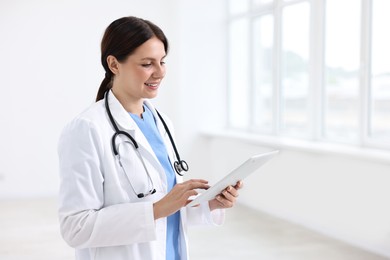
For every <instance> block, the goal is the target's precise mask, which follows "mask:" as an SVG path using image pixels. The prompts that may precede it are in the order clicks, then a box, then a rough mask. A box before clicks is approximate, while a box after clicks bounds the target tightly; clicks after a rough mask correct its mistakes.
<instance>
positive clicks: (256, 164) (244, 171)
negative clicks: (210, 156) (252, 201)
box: [187, 151, 279, 207]
mask: <svg viewBox="0 0 390 260" xmlns="http://www.w3.org/2000/svg"><path fill="white" fill-rule="evenodd" d="M277 153H279V151H272V152H267V153H262V154H257V155H254V156H252V157H250V158H249V159H248V160H246V161H245V162H244V163H242V164H241V165H240V166H238V167H237V168H236V169H235V170H233V171H232V172H231V173H230V174H228V175H226V176H225V177H224V178H223V179H222V180H220V181H219V182H217V183H216V184H215V185H213V186H212V187H210V188H209V189H208V190H206V191H204V192H203V193H202V194H200V195H198V196H197V197H196V198H194V200H192V201H191V202H190V203H188V204H187V207H192V206H195V205H197V204H199V203H202V202H204V201H209V200H212V199H214V198H215V196H217V195H218V194H220V193H221V192H222V191H223V190H224V189H225V188H226V187H228V186H230V185H232V186H234V185H236V183H237V182H238V181H240V180H243V179H245V178H246V177H248V176H249V175H250V174H251V173H253V172H254V171H255V170H257V169H258V168H260V166H262V165H263V164H265V163H266V162H267V161H269V160H270V159H271V158H272V157H273V156H275V155H276V154H277Z"/></svg>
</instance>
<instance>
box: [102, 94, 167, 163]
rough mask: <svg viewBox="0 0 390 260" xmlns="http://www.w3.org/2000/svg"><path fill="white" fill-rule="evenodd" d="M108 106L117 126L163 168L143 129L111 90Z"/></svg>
mask: <svg viewBox="0 0 390 260" xmlns="http://www.w3.org/2000/svg"><path fill="white" fill-rule="evenodd" d="M108 104H109V106H110V110H111V113H112V115H113V117H114V120H115V122H116V124H117V125H118V127H119V129H120V130H124V131H126V132H128V133H129V134H130V135H131V136H132V137H133V138H134V139H135V141H136V142H137V144H138V146H139V147H141V149H144V150H146V151H147V152H148V153H149V154H150V156H151V157H152V158H153V159H154V161H155V162H154V164H157V165H159V168H162V167H161V165H160V163H159V161H158V159H157V157H156V155H155V153H154V152H153V149H152V147H151V146H150V144H149V142H148V140H147V139H146V138H145V136H144V134H143V133H142V131H141V129H139V127H138V125H137V123H136V122H135V121H134V120H133V119H132V118H131V116H130V115H129V113H128V112H127V111H126V110H125V109H124V108H123V106H122V104H121V103H120V102H119V100H118V99H117V98H116V97H115V95H114V94H113V93H112V91H111V90H110V95H109V96H108Z"/></svg>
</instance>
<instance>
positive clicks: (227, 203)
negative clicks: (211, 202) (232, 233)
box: [215, 195, 234, 208]
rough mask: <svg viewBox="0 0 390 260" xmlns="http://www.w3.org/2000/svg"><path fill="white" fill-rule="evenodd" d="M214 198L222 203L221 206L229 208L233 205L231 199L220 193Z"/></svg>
mask: <svg viewBox="0 0 390 260" xmlns="http://www.w3.org/2000/svg"><path fill="white" fill-rule="evenodd" d="M215 199H216V200H217V201H218V202H219V203H220V204H221V205H222V207H223V208H231V207H233V205H234V203H233V202H232V201H229V200H227V199H226V198H225V197H224V196H222V195H218V196H217V197H216V198H215Z"/></svg>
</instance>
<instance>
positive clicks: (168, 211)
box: [153, 179, 210, 219]
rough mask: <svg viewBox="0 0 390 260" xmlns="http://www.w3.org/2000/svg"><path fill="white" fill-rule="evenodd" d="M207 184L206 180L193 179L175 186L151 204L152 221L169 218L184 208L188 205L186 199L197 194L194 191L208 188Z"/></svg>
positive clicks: (188, 201)
mask: <svg viewBox="0 0 390 260" xmlns="http://www.w3.org/2000/svg"><path fill="white" fill-rule="evenodd" d="M207 183H208V181H206V180H201V179H198V180H194V179H193V180H188V181H185V182H183V183H178V184H176V185H175V186H174V187H173V189H172V190H171V191H170V192H169V193H168V194H167V195H166V196H165V197H164V198H162V199H161V200H159V201H157V202H156V203H154V204H153V210H154V219H158V218H163V217H167V216H170V215H172V214H173V213H175V212H176V211H178V210H179V209H180V208H182V207H184V206H186V205H187V204H188V203H190V200H188V198H189V197H191V196H195V195H197V194H198V192H197V191H196V190H195V189H208V188H210V186H209V185H208V184H207Z"/></svg>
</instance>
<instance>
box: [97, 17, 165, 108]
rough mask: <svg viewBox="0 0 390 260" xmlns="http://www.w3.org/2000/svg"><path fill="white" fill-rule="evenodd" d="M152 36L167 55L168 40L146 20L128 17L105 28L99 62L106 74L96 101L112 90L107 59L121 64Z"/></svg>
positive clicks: (111, 74)
mask: <svg viewBox="0 0 390 260" xmlns="http://www.w3.org/2000/svg"><path fill="white" fill-rule="evenodd" d="M154 36H155V37H157V38H158V39H159V40H161V41H162V43H163V44H164V49H165V53H166V54H168V39H167V38H166V37H165V35H164V32H163V31H162V30H161V29H160V28H159V27H158V26H157V25H155V24H153V23H152V22H150V21H148V20H144V19H141V18H137V17H134V16H128V17H123V18H120V19H117V20H115V21H113V22H112V23H111V24H110V25H109V26H108V27H107V29H106V31H105V32H104V35H103V39H102V43H101V62H102V65H103V68H104V70H105V71H106V74H105V77H104V79H103V81H102V83H101V84H100V88H99V90H98V93H97V96H96V101H99V100H101V99H103V98H104V93H105V92H106V91H107V90H109V89H111V88H112V77H113V73H112V72H111V70H110V68H109V67H108V64H107V57H108V56H109V55H112V56H114V57H115V58H116V59H117V60H118V61H119V62H123V61H125V60H126V59H127V57H128V56H129V55H131V54H132V53H133V52H134V51H135V49H137V48H138V47H139V46H141V45H142V44H143V43H144V42H146V41H147V40H149V39H150V38H152V37H154Z"/></svg>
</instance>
